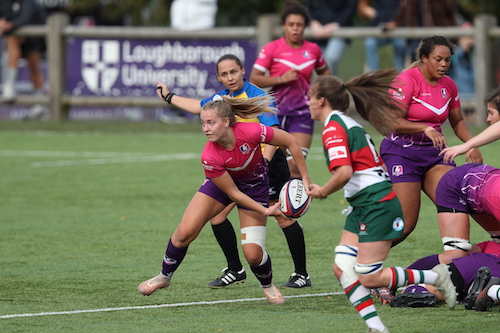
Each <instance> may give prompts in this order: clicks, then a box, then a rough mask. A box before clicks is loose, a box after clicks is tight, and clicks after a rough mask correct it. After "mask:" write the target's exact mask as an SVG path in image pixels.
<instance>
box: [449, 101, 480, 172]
mask: <svg viewBox="0 0 500 333" xmlns="http://www.w3.org/2000/svg"><path fill="white" fill-rule="evenodd" d="M448 120H449V121H450V125H451V127H452V128H453V131H454V132H455V134H456V135H457V137H458V138H459V139H460V140H462V141H463V142H467V141H469V140H471V139H472V134H471V133H470V131H469V128H468V127H467V124H466V123H465V120H464V117H463V115H462V110H461V109H460V108H458V109H454V110H451V111H450V114H449V115H448ZM465 160H466V162H474V163H483V156H481V152H480V151H479V149H469V151H468V152H467V156H466V158H465Z"/></svg>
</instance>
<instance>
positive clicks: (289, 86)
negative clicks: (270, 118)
mask: <svg viewBox="0 0 500 333" xmlns="http://www.w3.org/2000/svg"><path fill="white" fill-rule="evenodd" d="M326 66H327V64H326V61H325V59H324V58H323V53H322V52H321V49H320V47H319V46H318V45H317V44H315V43H312V42H309V41H306V40H304V41H303V44H302V46H301V47H300V48H293V47H291V46H289V45H288V44H287V43H286V41H285V38H284V37H282V38H280V39H277V40H275V41H273V42H271V43H268V44H267V45H265V46H264V48H262V50H261V51H260V53H259V56H258V58H257V61H256V62H255V64H254V65H253V67H254V68H255V69H257V70H259V71H261V72H267V71H269V75H270V76H281V75H283V74H285V73H286V72H287V71H289V70H290V69H297V70H298V79H297V80H295V81H291V82H288V83H284V84H280V85H277V86H274V87H273V89H272V91H274V92H275V94H276V99H277V101H278V105H277V108H278V109H279V110H280V112H279V115H280V116H290V115H294V114H303V113H308V112H309V107H308V106H307V92H308V91H309V86H310V84H311V77H312V74H313V72H314V71H315V70H322V69H323V68H325V67H326Z"/></svg>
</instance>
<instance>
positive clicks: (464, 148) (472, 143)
mask: <svg viewBox="0 0 500 333" xmlns="http://www.w3.org/2000/svg"><path fill="white" fill-rule="evenodd" d="M498 139H500V122H497V123H495V124H493V125H491V126H490V127H488V128H487V129H485V130H484V131H482V132H481V133H479V134H478V135H476V136H475V137H473V138H472V139H470V140H468V141H467V142H465V143H463V144H461V145H458V146H453V147H448V148H445V149H443V151H442V152H441V155H444V161H445V162H448V161H453V160H454V159H455V157H457V156H458V155H461V154H464V153H466V152H468V151H469V150H471V149H472V148H477V147H481V146H484V145H485V144H488V143H490V142H493V141H495V140H498Z"/></svg>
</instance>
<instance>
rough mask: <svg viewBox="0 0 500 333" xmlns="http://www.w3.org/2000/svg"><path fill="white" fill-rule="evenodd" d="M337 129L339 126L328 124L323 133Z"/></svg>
mask: <svg viewBox="0 0 500 333" xmlns="http://www.w3.org/2000/svg"><path fill="white" fill-rule="evenodd" d="M336 130H337V127H335V126H331V125H330V126H328V128H325V129H324V131H323V134H325V133H328V132H331V131H336Z"/></svg>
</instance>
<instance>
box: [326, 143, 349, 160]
mask: <svg viewBox="0 0 500 333" xmlns="http://www.w3.org/2000/svg"><path fill="white" fill-rule="evenodd" d="M346 157H347V148H346V147H345V146H339V147H332V148H328V158H329V159H330V161H333V160H336V159H339V158H346Z"/></svg>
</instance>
